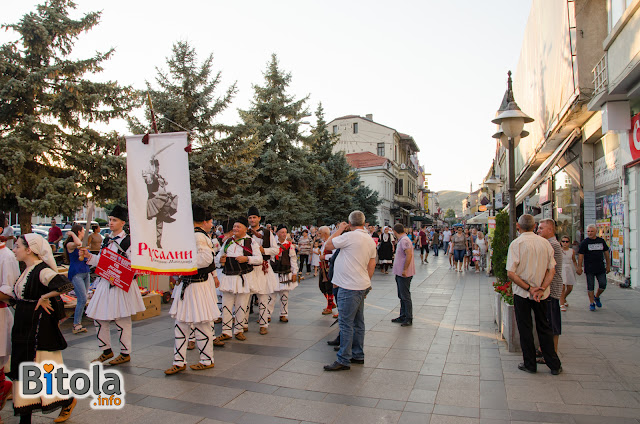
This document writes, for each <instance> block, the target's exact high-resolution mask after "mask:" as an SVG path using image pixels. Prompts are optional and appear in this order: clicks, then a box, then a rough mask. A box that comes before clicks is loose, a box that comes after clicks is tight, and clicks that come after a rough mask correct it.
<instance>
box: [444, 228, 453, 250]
mask: <svg viewBox="0 0 640 424" xmlns="http://www.w3.org/2000/svg"><path fill="white" fill-rule="evenodd" d="M450 241H451V230H449V227H447V228H445V229H444V231H443V232H442V250H444V251H445V252H446V253H449V242H450Z"/></svg>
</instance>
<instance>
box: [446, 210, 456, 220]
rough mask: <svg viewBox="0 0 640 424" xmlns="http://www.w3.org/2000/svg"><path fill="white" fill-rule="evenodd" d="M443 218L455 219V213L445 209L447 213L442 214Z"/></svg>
mask: <svg viewBox="0 0 640 424" xmlns="http://www.w3.org/2000/svg"><path fill="white" fill-rule="evenodd" d="M444 217H445V218H455V217H456V211H454V210H453V209H451V208H449V209H447V211H446V212H445V213H444Z"/></svg>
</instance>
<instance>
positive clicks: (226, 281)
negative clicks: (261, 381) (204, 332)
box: [216, 216, 262, 341]
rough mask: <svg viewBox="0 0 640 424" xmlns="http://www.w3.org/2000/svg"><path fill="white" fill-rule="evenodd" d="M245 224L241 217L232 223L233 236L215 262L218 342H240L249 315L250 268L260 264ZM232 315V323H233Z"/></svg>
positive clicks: (253, 242)
mask: <svg viewBox="0 0 640 424" xmlns="http://www.w3.org/2000/svg"><path fill="white" fill-rule="evenodd" d="M248 228H249V221H248V220H247V218H245V217H244V216H241V217H239V218H236V220H235V222H234V224H233V237H231V238H228V239H227V240H225V241H224V243H223V244H222V249H220V252H218V256H217V257H216V261H217V262H218V263H220V265H221V266H222V277H221V278H220V291H221V292H222V335H221V336H220V337H219V338H218V339H219V340H221V341H224V340H228V339H230V338H231V337H232V334H233V332H234V330H235V335H236V339H238V340H241V341H244V340H246V339H247V337H246V336H245V335H244V321H245V315H246V314H247V312H249V311H248V310H247V309H248V308H247V304H248V302H249V296H250V293H251V286H252V284H253V281H252V280H253V278H255V274H254V273H253V265H261V264H262V255H261V254H260V246H258V244H257V243H256V242H255V241H253V240H252V239H251V237H249V236H247V229H248ZM234 314H235V324H234Z"/></svg>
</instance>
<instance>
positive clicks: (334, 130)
mask: <svg viewBox="0 0 640 424" xmlns="http://www.w3.org/2000/svg"><path fill="white" fill-rule="evenodd" d="M333 133H334V134H338V126H337V125H334V126H333Z"/></svg>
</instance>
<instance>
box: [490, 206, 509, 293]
mask: <svg viewBox="0 0 640 424" xmlns="http://www.w3.org/2000/svg"><path fill="white" fill-rule="evenodd" d="M491 248H492V249H493V253H492V255H491V269H492V270H493V275H495V276H496V279H497V280H498V281H499V282H501V283H506V282H507V280H508V278H507V253H508V251H509V213H508V212H507V211H502V212H500V213H499V214H498V215H497V216H496V229H495V231H494V233H493V240H491Z"/></svg>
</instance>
